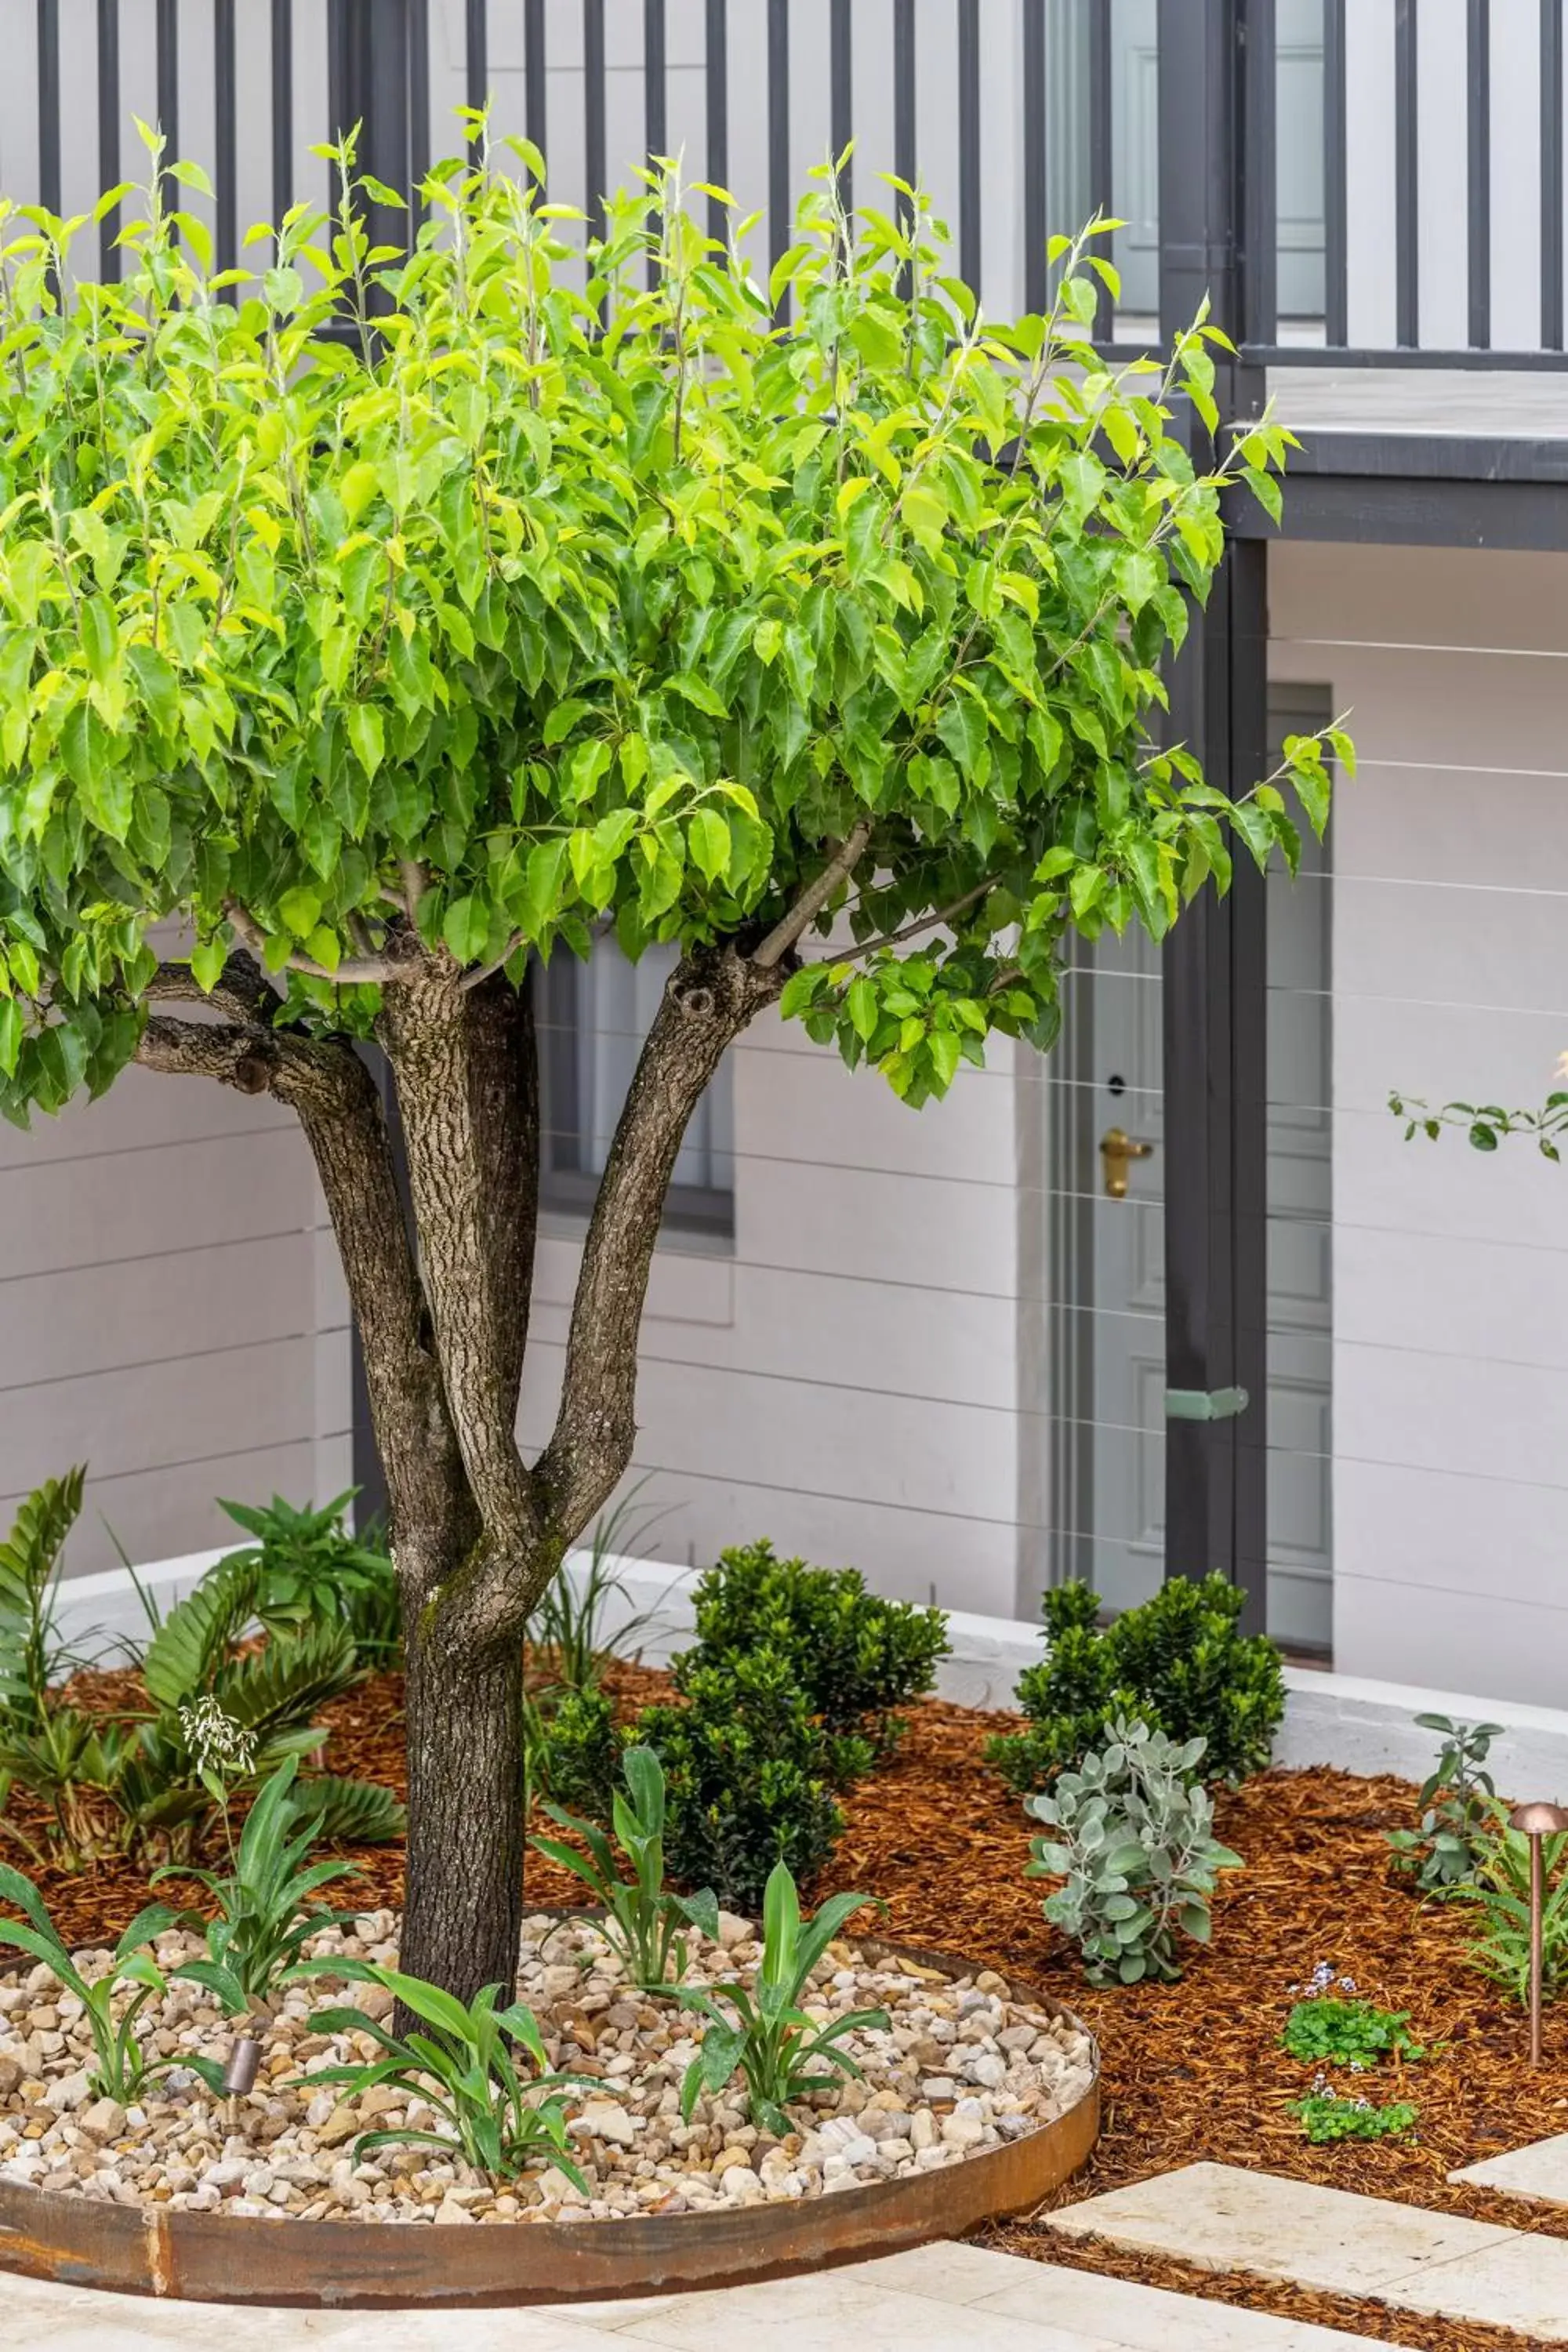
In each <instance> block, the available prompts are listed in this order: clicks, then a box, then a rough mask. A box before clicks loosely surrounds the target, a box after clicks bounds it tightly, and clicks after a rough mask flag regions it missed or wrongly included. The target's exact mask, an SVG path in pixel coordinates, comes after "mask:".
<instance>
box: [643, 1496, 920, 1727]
mask: <svg viewBox="0 0 1568 2352" xmlns="http://www.w3.org/2000/svg"><path fill="white" fill-rule="evenodd" d="M695 1600H696V1611H697V1640H698V1647H697V1649H696V1650H693V1651H689V1652H688V1653H687V1654H686V1657H684V1658H681V1659H679V1660H678V1661H677V1664H676V1675H675V1678H676V1684H677V1686H678V1687H680V1686H682V1679H681V1678H682V1673H683V1670H685V1671H693V1672H694V1671H696V1670H697V1668H698V1666H699V1665H704V1666H705V1665H707V1664H709V1663H710V1662H711V1661H712V1660H714V1659H717V1658H720V1657H737V1658H738V1657H743V1656H744V1655H745V1654H747V1653H748V1652H749V1651H754V1650H757V1649H760V1648H767V1649H772V1650H776V1651H778V1652H779V1654H781V1655H782V1656H784V1657H785V1658H787V1659H788V1660H789V1661H790V1663H791V1664H792V1665H793V1666H794V1668H795V1673H796V1675H798V1676H799V1678H800V1685H801V1688H802V1689H803V1691H804V1692H805V1698H806V1704H807V1706H809V1707H810V1709H811V1712H812V1713H813V1714H814V1715H816V1716H817V1717H819V1718H820V1719H821V1722H822V1724H823V1727H824V1728H825V1729H826V1731H828V1732H830V1733H834V1734H845V1733H850V1732H858V1733H860V1734H861V1735H863V1736H864V1737H865V1738H869V1739H871V1740H873V1741H874V1742H875V1744H876V1745H877V1747H878V1748H879V1751H881V1752H884V1753H885V1752H886V1750H887V1749H888V1748H891V1747H892V1745H893V1744H894V1742H895V1741H896V1740H897V1739H898V1738H899V1737H900V1734H901V1733H902V1732H903V1730H904V1729H905V1725H904V1723H903V1721H902V1720H901V1718H900V1717H899V1715H898V1713H897V1712H896V1710H897V1709H898V1708H900V1706H907V1705H908V1703H909V1702H910V1699H912V1698H918V1697H919V1696H921V1693H922V1692H924V1691H929V1690H930V1688H931V1685H932V1683H933V1682H934V1680H935V1678H936V1669H937V1664H938V1661H939V1660H940V1659H942V1658H944V1657H945V1656H946V1655H947V1650H948V1640H947V1619H946V1617H945V1615H944V1614H943V1612H942V1610H940V1609H920V1608H917V1607H916V1606H915V1605H914V1604H913V1603H912V1602H911V1601H884V1600H883V1599H882V1598H881V1597H880V1596H879V1594H877V1593H874V1592H868V1591H867V1590H866V1580H865V1578H864V1577H863V1576H862V1575H861V1573H860V1571H859V1570H858V1569H856V1568H835V1569H826V1568H813V1567H811V1566H809V1565H808V1564H807V1562H806V1561H805V1560H804V1559H780V1558H779V1557H778V1554H777V1553H776V1552H775V1551H774V1549H773V1545H772V1544H771V1543H768V1542H765V1541H764V1542H762V1543H753V1544H742V1545H737V1546H735V1547H734V1548H733V1549H731V1550H729V1551H724V1552H721V1553H720V1555H719V1561H718V1565H717V1567H715V1568H710V1570H708V1573H707V1574H706V1575H705V1576H704V1577H703V1578H702V1580H701V1581H700V1583H699V1585H698V1587H697V1591H696V1596H695ZM688 1658H689V1659H690V1660H691V1661H692V1665H691V1667H690V1668H689V1669H688V1668H687V1659H688Z"/></svg>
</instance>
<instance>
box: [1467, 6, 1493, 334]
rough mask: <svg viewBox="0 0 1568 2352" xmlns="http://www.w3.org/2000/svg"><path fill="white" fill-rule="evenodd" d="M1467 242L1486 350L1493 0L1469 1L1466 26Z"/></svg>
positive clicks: (1472, 301)
mask: <svg viewBox="0 0 1568 2352" xmlns="http://www.w3.org/2000/svg"><path fill="white" fill-rule="evenodd" d="M1465 55H1466V63H1467V67H1468V90H1467V93H1466V117H1465V160H1466V176H1467V184H1468V185H1467V198H1466V215H1465V225H1466V239H1467V244H1468V256H1469V287H1468V291H1469V338H1470V344H1471V347H1472V349H1473V350H1475V351H1478V352H1484V351H1486V350H1487V349H1488V348H1489V345H1490V342H1491V339H1492V66H1491V0H1468V13H1467V16H1466V23H1465Z"/></svg>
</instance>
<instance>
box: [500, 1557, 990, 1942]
mask: <svg viewBox="0 0 1568 2352" xmlns="http://www.w3.org/2000/svg"><path fill="white" fill-rule="evenodd" d="M695 1604H696V1619H697V1640H696V1643H694V1645H693V1646H692V1647H691V1648H690V1649H689V1650H685V1651H683V1652H682V1653H681V1654H680V1656H679V1657H678V1658H677V1659H676V1661H675V1664H674V1666H673V1669H672V1680H673V1681H674V1684H675V1687H676V1691H677V1694H678V1696H677V1697H676V1698H675V1699H673V1700H669V1701H665V1702H662V1703H661V1704H659V1705H657V1706H650V1707H646V1708H644V1710H643V1712H642V1713H641V1714H640V1715H639V1716H638V1717H637V1718H636V1720H635V1721H634V1722H632V1723H630V1724H627V1725H625V1726H623V1727H621V1728H620V1729H619V1730H617V1729H616V1725H615V1717H614V1710H613V1708H612V1706H611V1703H610V1701H609V1699H608V1697H607V1696H605V1694H604V1693H603V1692H601V1691H590V1692H574V1693H571V1694H569V1695H568V1696H565V1697H564V1698H563V1700H562V1701H561V1703H560V1705H559V1706H558V1707H557V1708H556V1709H554V1711H553V1712H552V1715H551V1716H550V1717H548V1718H547V1720H546V1723H545V1727H544V1729H543V1733H542V1754H541V1758H540V1769H541V1774H542V1779H543V1780H544V1783H545V1785H546V1786H547V1788H548V1790H549V1792H550V1795H551V1796H552V1799H553V1800H554V1801H555V1802H556V1803H557V1804H558V1805H562V1806H564V1807H566V1808H567V1809H568V1810H569V1811H576V1812H580V1813H584V1814H585V1815H586V1816H587V1817H588V1818H589V1819H590V1820H592V1821H596V1822H607V1821H608V1820H609V1818H610V1804H611V1790H612V1789H613V1786H614V1784H615V1780H616V1768H617V1764H618V1759H619V1756H620V1752H621V1750H622V1748H625V1747H626V1746H629V1745H633V1744H637V1745H640V1746H643V1747H647V1748H652V1749H653V1750H654V1752H655V1753H656V1755H657V1756H658V1760H659V1763H660V1764H661V1766H662V1767H663V1769H664V1777H665V1796H666V1816H665V1858H666V1862H667V1864H668V1870H669V1874H670V1877H671V1878H672V1879H673V1880H674V1881H675V1882H676V1883H677V1884H679V1885H684V1886H689V1887H694V1886H711V1887H712V1888H713V1889H714V1891H715V1893H716V1894H717V1895H719V1897H720V1899H721V1901H722V1902H724V1903H726V1904H729V1905H731V1906H735V1907H740V1908H742V1909H744V1908H751V1907H754V1906H755V1905H756V1904H757V1903H759V1902H760V1901H761V1899H762V1895H763V1888H764V1886H765V1885H766V1884H767V1881H768V1875H769V1873H770V1872H771V1871H772V1870H773V1867H774V1865H775V1864H778V1863H780V1862H783V1863H785V1864H788V1866H789V1869H790V1871H791V1873H792V1874H793V1875H794V1876H795V1878H796V1879H799V1880H802V1881H804V1880H807V1879H809V1878H810V1877H811V1875H812V1874H813V1873H814V1872H816V1871H818V1870H820V1869H821V1868H822V1867H823V1865H824V1864H825V1863H826V1862H827V1860H828V1859H829V1857H830V1856H831V1854H832V1852H833V1849H834V1846H835V1845H836V1843H837V1841H838V1838H839V1836H840V1835H841V1833H842V1832H843V1828H844V1816H843V1813H842V1812H841V1811H840V1810H839V1807H838V1804H837V1793H838V1792H840V1791H842V1790H845V1789H848V1788H851V1787H852V1786H853V1785H854V1783H855V1782H856V1781H857V1780H864V1779H865V1777H866V1775H867V1774H868V1772H869V1771H871V1770H872V1769H874V1767H875V1766H876V1765H877V1764H878V1762H879V1761H880V1760H882V1759H885V1758H886V1757H887V1756H888V1755H889V1752H890V1751H891V1749H892V1748H893V1746H894V1744H895V1742H896V1741H897V1739H898V1738H899V1736H900V1733H901V1732H902V1731H903V1730H904V1728H905V1726H904V1724H903V1722H902V1721H901V1720H900V1717H898V1716H897V1715H895V1714H894V1713H893V1709H894V1708H896V1707H898V1706H901V1705H904V1704H906V1703H907V1702H908V1701H909V1700H910V1699H912V1698H916V1697H918V1696H920V1695H921V1692H922V1691H927V1690H929V1689H930V1688H931V1683H932V1680H933V1678H934V1676H935V1673H936V1664H937V1661H938V1659H939V1658H941V1657H942V1655H943V1654H944V1653H945V1652H946V1649H947V1622H946V1619H945V1618H944V1616H943V1615H942V1611H941V1610H940V1609H920V1608H916V1607H914V1606H912V1605H911V1604H910V1602H908V1601H884V1600H882V1599H880V1598H879V1595H878V1594H876V1593H874V1592H868V1591H867V1590H866V1583H865V1579H864V1578H863V1577H862V1576H861V1575H860V1574H859V1572H858V1570H856V1569H852V1568H845V1569H823V1568H812V1567H810V1566H809V1565H808V1564H807V1563H806V1562H805V1560H801V1559H779V1558H778V1556H777V1555H776V1553H775V1552H774V1550H773V1546H772V1545H771V1544H770V1543H765V1542H764V1543H755V1544H747V1545H743V1546H740V1547H737V1548H736V1549H733V1550H731V1551H726V1552H724V1553H722V1554H721V1556H720V1559H719V1562H718V1565H717V1566H716V1567H714V1568H711V1569H710V1570H708V1572H707V1574H706V1575H704V1576H703V1577H702V1578H701V1579H700V1581H699V1583H698V1586H697V1591H696V1595H695Z"/></svg>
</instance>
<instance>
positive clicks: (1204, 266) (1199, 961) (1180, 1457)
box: [1159, 0, 1275, 1624]
mask: <svg viewBox="0 0 1568 2352" xmlns="http://www.w3.org/2000/svg"><path fill="white" fill-rule="evenodd" d="M1259 13H1260V12H1259V5H1258V0H1160V16H1159V27H1160V327H1161V334H1162V338H1163V339H1164V340H1167V341H1168V340H1169V338H1170V337H1172V336H1173V335H1174V334H1176V333H1178V332H1180V331H1182V330H1183V329H1184V327H1186V326H1188V325H1190V323H1191V321H1192V320H1193V317H1194V313H1195V312H1196V310H1197V309H1198V306H1199V304H1200V302H1201V301H1202V300H1203V299H1205V296H1206V297H1207V299H1208V300H1209V303H1210V306H1211V310H1212V315H1213V316H1214V318H1215V320H1216V322H1217V323H1218V324H1219V325H1220V326H1222V327H1224V328H1225V329H1226V331H1227V332H1228V333H1229V334H1231V335H1232V336H1233V337H1234V338H1236V339H1237V341H1239V340H1240V337H1241V333H1242V331H1243V330H1244V328H1246V327H1247V326H1248V325H1249V323H1250V322H1249V321H1248V320H1247V317H1246V315H1245V311H1244V304H1243V290H1244V277H1245V279H1246V283H1247V288H1248V289H1249V290H1250V291H1252V293H1253V296H1254V300H1255V302H1258V303H1261V304H1263V305H1265V306H1267V304H1268V295H1269V283H1270V280H1271V278H1272V270H1271V268H1261V269H1260V268H1258V267H1257V264H1258V256H1257V253H1256V250H1255V252H1254V255H1253V257H1252V261H1253V265H1254V266H1253V267H1251V268H1247V270H1246V271H1245V272H1244V268H1243V243H1242V239H1243V233H1244V228H1246V229H1249V230H1250V231H1251V233H1252V235H1253V236H1254V239H1255V243H1256V240H1257V239H1258V238H1260V237H1261V238H1264V239H1265V240H1266V241H1267V242H1268V243H1269V244H1270V246H1271V243H1272V236H1273V228H1272V222H1273V212H1274V206H1273V194H1272V191H1273V174H1274V168H1275V165H1274V151H1273V142H1272V137H1271V132H1272V117H1273V109H1272V106H1271V104H1268V103H1266V104H1264V105H1263V106H1262V107H1261V108H1260V109H1259V110H1258V118H1259V119H1252V118H1249V116H1248V114H1247V107H1246V101H1247V98H1248V96H1249V95H1251V94H1255V93H1253V92H1252V90H1251V89H1250V88H1249V85H1250V84H1251V82H1252V79H1253V75H1252V72H1251V71H1249V68H1248V62H1247V47H1246V42H1247V31H1248V27H1249V23H1250V24H1253V25H1255V24H1256V22H1257V20H1258V15H1259ZM1268 13H1269V15H1270V16H1271V13H1272V12H1271V8H1270V9H1269V12H1268ZM1270 47H1271V44H1270ZM1271 95H1272V91H1271V89H1270V90H1269V92H1268V97H1270V98H1271ZM1254 175H1261V176H1262V179H1263V187H1262V190H1261V191H1258V189H1256V188H1254V189H1252V190H1250V192H1249V180H1250V179H1252V178H1253V177H1254ZM1255 315H1257V314H1256V312H1255ZM1259 323H1261V320H1260V321H1259ZM1261 395H1262V383H1261V378H1260V375H1259V373H1258V371H1257V370H1255V369H1251V368H1248V367H1247V366H1245V365H1244V364H1242V363H1240V362H1222V364H1221V365H1220V367H1219V369H1218V371H1217V376H1216V383H1215V398H1216V401H1217V403H1218V405H1219V409H1220V416H1221V423H1222V426H1223V425H1224V424H1225V423H1226V422H1227V421H1228V420H1229V419H1230V418H1232V417H1237V416H1245V415H1250V414H1253V413H1255V412H1256V410H1257V409H1258V407H1259V406H1261ZM1192 424H1193V432H1194V457H1196V459H1197V460H1198V462H1199V463H1200V464H1201V463H1203V462H1204V461H1205V458H1206V457H1207V456H1208V454H1209V452H1208V447H1207V444H1206V437H1205V436H1204V433H1203V428H1202V426H1201V425H1200V424H1199V422H1198V420H1197V419H1196V418H1194V419H1193V420H1192ZM1266 562H1267V556H1266V550H1265V548H1264V546H1263V544H1262V543H1261V542H1253V543H1249V544H1247V545H1246V546H1242V545H1239V544H1238V545H1236V546H1234V547H1233V548H1232V550H1231V551H1230V553H1229V554H1228V555H1227V557H1226V561H1225V563H1224V565H1223V566H1222V568H1221V572H1220V574H1219V577H1218V578H1217V580H1216V581H1215V584H1214V588H1213V591H1212V593H1211V595H1210V598H1209V602H1208V604H1207V606H1206V607H1205V608H1204V609H1201V610H1199V609H1197V608H1194V612H1193V614H1192V623H1191V628H1190V631H1189V635H1188V638H1187V642H1186V645H1185V646H1184V649H1183V653H1182V655H1181V657H1180V659H1179V660H1178V661H1176V662H1175V663H1174V664H1173V668H1172V673H1171V678H1170V688H1171V713H1170V730H1171V736H1172V740H1178V741H1182V742H1184V743H1186V744H1187V745H1189V746H1190V748H1191V749H1192V750H1193V751H1195V752H1196V753H1197V754H1198V756H1199V757H1200V758H1201V759H1202V761H1203V762H1204V765H1205V769H1206V771H1207V772H1208V774H1209V777H1210V778H1211V780H1212V781H1213V782H1215V783H1216V784H1217V785H1219V786H1220V787H1221V788H1222V789H1223V790H1227V791H1235V790H1246V789H1247V786H1248V785H1250V784H1251V783H1252V782H1255V781H1256V780H1257V778H1258V776H1259V775H1260V774H1261V773H1262V765H1261V762H1262V761H1263V757H1264V752H1265V747H1266V742H1267V728H1268V666H1267V650H1268V600H1267V573H1266V568H1265V567H1266ZM1265 903H1266V902H1265V897H1264V890H1263V885H1262V877H1260V876H1258V874H1257V873H1256V872H1255V871H1254V870H1252V869H1251V867H1250V861H1249V860H1248V859H1247V856H1245V854H1242V853H1239V852H1238V855H1237V863H1236V880H1235V883H1234V886H1233V887H1232V890H1231V893H1230V895H1229V897H1228V898H1223V899H1222V898H1216V897H1215V896H1214V895H1213V894H1212V893H1205V894H1204V895H1203V896H1202V897H1200V898H1198V899H1197V900H1195V901H1194V904H1193V906H1192V907H1190V908H1188V909H1187V910H1186V912H1185V914H1184V916H1183V918H1182V919H1181V921H1180V922H1179V923H1178V924H1177V925H1176V927H1175V929H1174V930H1173V933H1172V936H1171V939H1170V940H1169V942H1168V943H1167V946H1166V950H1165V961H1164V981H1165V986H1164V1030H1165V1150H1166V1168H1165V1267H1166V1272H1165V1286H1166V1381H1167V1384H1168V1388H1169V1390H1170V1391H1172V1392H1173V1395H1176V1394H1179V1395H1181V1396H1182V1397H1183V1398H1184V1399H1185V1400H1187V1401H1188V1402H1190V1401H1191V1400H1193V1399H1194V1398H1196V1399H1198V1400H1200V1401H1203V1400H1210V1399H1215V1400H1217V1399H1219V1398H1220V1397H1221V1396H1222V1395H1223V1392H1225V1391H1236V1390H1245V1391H1246V1392H1247V1403H1246V1405H1245V1407H1244V1408H1243V1410H1242V1411H1241V1412H1239V1413H1237V1412H1224V1411H1222V1412H1221V1413H1220V1414H1219V1416H1218V1417H1215V1418H1175V1417H1173V1418H1171V1419H1169V1420H1168V1421H1167V1423H1166V1448H1165V1464H1166V1467H1165V1572H1166V1574H1167V1575H1168V1576H1202V1575H1205V1574H1206V1573H1207V1572H1208V1570H1211V1569H1219V1570H1223V1571H1224V1572H1225V1573H1226V1575H1228V1576H1230V1577H1231V1578H1232V1579H1233V1580H1236V1581H1237V1583H1239V1584H1240V1585H1241V1586H1242V1587H1243V1589H1244V1591H1246V1593H1247V1618H1248V1621H1249V1622H1252V1623H1254V1624H1260V1623H1261V1622H1262V1621H1263V1615H1264V1609H1265V1583H1266V1569H1267V1493H1266V1486H1265V1475H1264V1474H1265V1469H1266V1461H1267V1457H1266V1453H1265V1445H1266V1439H1267V1323H1268V1288H1267V1265H1266V1239H1267V1230H1268V1227H1267V1216H1268V1202H1267V1199H1266V1191H1267V1172H1268V1171H1267V1129H1266V1111H1265V1100H1266V1083H1265V1081H1266V1068H1265V1013H1266V997H1265V964H1264V944H1265V941H1264V909H1265Z"/></svg>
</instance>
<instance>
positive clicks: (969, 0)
mask: <svg viewBox="0 0 1568 2352" xmlns="http://www.w3.org/2000/svg"><path fill="white" fill-rule="evenodd" d="M980 189H981V183H980V0H958V268H959V275H960V276H961V277H962V278H963V281H964V283H965V285H967V286H972V287H973V289H974V290H975V292H976V293H978V292H979V290H980V257H981V234H982V231H981V217H980V204H981V194H980Z"/></svg>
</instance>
